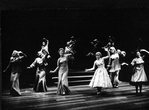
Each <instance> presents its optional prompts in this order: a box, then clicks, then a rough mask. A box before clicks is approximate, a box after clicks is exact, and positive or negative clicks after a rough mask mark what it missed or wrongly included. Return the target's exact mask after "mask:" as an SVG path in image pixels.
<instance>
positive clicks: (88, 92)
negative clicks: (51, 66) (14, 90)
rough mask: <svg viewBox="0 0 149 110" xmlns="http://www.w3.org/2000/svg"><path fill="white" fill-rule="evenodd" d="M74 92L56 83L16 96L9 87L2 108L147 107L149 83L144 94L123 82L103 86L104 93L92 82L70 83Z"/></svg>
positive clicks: (106, 109)
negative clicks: (64, 90) (61, 90)
mask: <svg viewBox="0 0 149 110" xmlns="http://www.w3.org/2000/svg"><path fill="white" fill-rule="evenodd" d="M69 88H70V90H71V94H70V95H57V94H56V90H57V87H56V86H52V87H48V92H45V93H42V92H40V93H36V92H34V91H33V89H32V88H22V89H21V93H22V96H18V97H12V96H10V95H9V90H5V91H3V92H2V110H90V109H92V110H97V109H98V110H147V109H148V107H149V86H148V85H144V86H143V90H142V95H139V96H138V95H136V94H135V87H134V86H132V85H130V84H129V83H127V82H121V84H120V85H119V88H108V89H103V90H102V93H101V94H100V95H97V94H96V89H92V88H90V87H89V86H88V85H77V86H69Z"/></svg>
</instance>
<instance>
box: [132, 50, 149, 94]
mask: <svg viewBox="0 0 149 110" xmlns="http://www.w3.org/2000/svg"><path fill="white" fill-rule="evenodd" d="M144 50H145V49H141V50H140V51H137V52H136V58H134V59H133V60H132V62H131V65H132V66H133V75H132V77H131V83H132V84H134V85H135V87H136V94H138V87H139V88H140V94H141V93H142V84H143V83H144V82H147V81H148V79H147V76H146V73H145V70H144V60H143V57H142V56H141V53H140V52H141V51H144ZM146 52H147V53H149V52H148V51H146Z"/></svg>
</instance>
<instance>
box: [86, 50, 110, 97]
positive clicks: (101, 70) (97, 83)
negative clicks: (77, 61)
mask: <svg viewBox="0 0 149 110" xmlns="http://www.w3.org/2000/svg"><path fill="white" fill-rule="evenodd" d="M105 51H107V53H108V56H105V57H101V53H100V52H96V54H95V55H96V60H95V61H94V64H93V67H92V68H90V69H85V71H86V72H88V71H92V70H94V69H95V66H97V67H98V68H97V69H96V71H95V73H94V75H93V77H92V80H91V82H90V84H89V86H90V87H93V88H97V91H98V92H97V94H100V93H101V89H102V88H108V87H112V84H111V80H110V77H109V75H108V72H107V70H106V68H105V64H104V60H105V59H107V58H109V56H110V53H109V51H108V49H107V48H105Z"/></svg>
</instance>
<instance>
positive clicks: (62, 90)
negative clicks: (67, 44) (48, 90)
mask: <svg viewBox="0 0 149 110" xmlns="http://www.w3.org/2000/svg"><path fill="white" fill-rule="evenodd" d="M58 52H59V55H60V58H58V60H57V67H56V69H55V70H54V71H50V73H55V72H57V71H58V90H57V94H59V95H65V94H69V93H70V90H69V88H68V78H67V76H68V60H69V57H70V56H71V55H72V54H66V53H65V50H64V49H63V48H60V49H59V51H58Z"/></svg>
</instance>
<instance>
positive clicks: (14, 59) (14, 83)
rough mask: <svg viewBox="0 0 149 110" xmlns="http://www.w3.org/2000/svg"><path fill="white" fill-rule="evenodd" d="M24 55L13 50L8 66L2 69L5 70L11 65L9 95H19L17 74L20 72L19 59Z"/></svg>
mask: <svg viewBox="0 0 149 110" xmlns="http://www.w3.org/2000/svg"><path fill="white" fill-rule="evenodd" d="M24 57H26V55H25V54H24V53H23V52H21V51H17V50H13V52H12V55H11V58H10V63H9V66H8V67H7V68H6V69H5V70H4V72H6V70H7V69H8V68H9V67H10V66H11V68H12V69H11V76H10V83H11V88H10V95H12V96H21V92H20V87H19V76H20V73H21V66H20V64H21V61H22V59H23V58H24Z"/></svg>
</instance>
